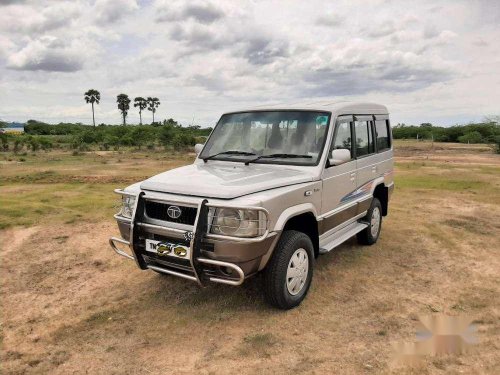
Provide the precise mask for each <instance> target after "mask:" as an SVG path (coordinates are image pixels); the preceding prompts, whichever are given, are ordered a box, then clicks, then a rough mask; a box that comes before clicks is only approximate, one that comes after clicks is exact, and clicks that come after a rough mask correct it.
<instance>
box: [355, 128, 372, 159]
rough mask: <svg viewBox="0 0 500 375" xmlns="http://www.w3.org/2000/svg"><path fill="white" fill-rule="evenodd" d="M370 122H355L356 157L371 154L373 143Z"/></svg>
mask: <svg viewBox="0 0 500 375" xmlns="http://www.w3.org/2000/svg"><path fill="white" fill-rule="evenodd" d="M371 123H372V122H371V121H355V122H354V130H355V132H356V156H363V155H369V154H373V153H374V152H375V143H374V140H373V133H372V126H371Z"/></svg>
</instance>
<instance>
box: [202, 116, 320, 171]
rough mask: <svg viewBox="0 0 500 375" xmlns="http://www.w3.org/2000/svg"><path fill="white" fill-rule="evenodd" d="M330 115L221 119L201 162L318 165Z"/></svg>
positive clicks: (230, 117)
mask: <svg viewBox="0 0 500 375" xmlns="http://www.w3.org/2000/svg"><path fill="white" fill-rule="evenodd" d="M329 122H330V113H328V112H310V111H262V112H241V113H231V114H226V115H224V116H222V117H221V119H220V120H219V122H218V123H217V126H216V127H215V129H214V131H213V133H212V135H211V136H210V138H209V140H208V141H207V144H206V146H205V147H204V149H203V152H202V153H201V155H200V158H202V159H206V158H210V159H213V160H231V161H248V160H252V162H255V163H274V164H294V165H317V164H318V163H319V159H320V156H321V151H322V149H323V144H324V143H325V137H326V132H327V128H328V123H329Z"/></svg>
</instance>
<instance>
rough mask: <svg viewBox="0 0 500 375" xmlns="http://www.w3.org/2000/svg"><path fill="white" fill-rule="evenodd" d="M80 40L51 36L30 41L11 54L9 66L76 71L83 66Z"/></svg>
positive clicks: (54, 70) (50, 70)
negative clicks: (69, 40)
mask: <svg viewBox="0 0 500 375" xmlns="http://www.w3.org/2000/svg"><path fill="white" fill-rule="evenodd" d="M82 47H83V46H82V44H81V43H80V42H79V41H77V40H76V41H73V42H70V43H68V42H66V41H65V40H63V39H59V38H56V37H51V36H44V37H41V38H39V39H36V40H33V41H30V42H29V43H28V44H27V45H26V46H25V47H24V48H22V49H21V50H20V51H18V52H16V53H14V54H11V55H10V56H9V58H8V63H7V67H8V68H11V69H17V70H43V71H47V72H75V71H78V70H80V69H82V67H83V62H82V60H83V59H82V57H81V53H82V51H83V50H84V49H83V48H82Z"/></svg>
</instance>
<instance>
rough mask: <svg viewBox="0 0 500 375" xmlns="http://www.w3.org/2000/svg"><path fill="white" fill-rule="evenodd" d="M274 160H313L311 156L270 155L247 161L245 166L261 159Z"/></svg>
mask: <svg viewBox="0 0 500 375" xmlns="http://www.w3.org/2000/svg"><path fill="white" fill-rule="evenodd" d="M274 158H282V159H301V158H306V159H312V156H311V155H298V154H270V155H260V156H258V157H256V158H254V159H250V160H247V161H246V162H245V165H248V164H250V163H253V162H254V161H257V160H260V159H274Z"/></svg>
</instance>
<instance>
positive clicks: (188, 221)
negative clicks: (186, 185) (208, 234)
mask: <svg viewBox="0 0 500 375" xmlns="http://www.w3.org/2000/svg"><path fill="white" fill-rule="evenodd" d="M173 206H175V207H178V208H179V209H180V211H181V213H180V216H179V217H177V218H173V217H171V216H169V215H168V209H169V208H170V207H173ZM144 210H145V213H146V216H147V217H149V218H151V219H155V220H160V221H167V222H171V223H177V224H184V225H194V222H195V220H196V214H197V213H198V209H197V208H196V207H187V206H176V205H172V204H167V203H159V202H154V201H146V202H145V207H144Z"/></svg>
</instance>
